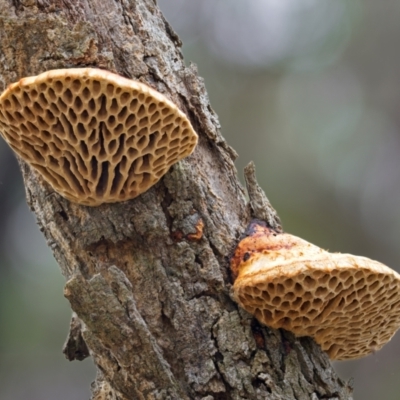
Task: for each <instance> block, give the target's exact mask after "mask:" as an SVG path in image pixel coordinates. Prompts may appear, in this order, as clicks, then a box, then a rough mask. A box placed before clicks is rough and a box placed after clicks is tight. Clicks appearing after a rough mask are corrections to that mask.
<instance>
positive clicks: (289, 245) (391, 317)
mask: <svg viewBox="0 0 400 400" xmlns="http://www.w3.org/2000/svg"><path fill="white" fill-rule="evenodd" d="M231 269H232V274H233V276H234V278H235V282H234V294H235V297H236V299H237V301H238V303H239V304H240V306H241V307H243V308H244V309H245V310H247V311H248V312H250V313H251V314H253V315H254V316H255V317H256V318H257V319H258V320H259V321H260V322H262V323H264V324H265V325H268V326H270V327H272V328H275V329H278V328H284V329H286V330H288V331H291V332H293V333H294V334H295V335H297V336H311V337H313V338H314V339H315V341H316V342H317V343H319V344H320V345H321V347H322V349H323V350H325V351H326V352H327V353H328V355H329V356H330V358H331V359H336V360H345V359H351V358H359V357H363V356H365V355H368V354H369V353H371V352H374V351H376V350H379V349H380V348H381V347H382V346H383V345H384V344H385V343H386V342H388V341H389V340H390V339H391V337H392V336H393V335H394V334H395V332H396V331H397V329H398V328H399V327H400V275H399V274H397V273H396V272H395V271H393V270H392V269H390V268H388V267H386V266H385V265H383V264H381V263H379V262H377V261H373V260H370V259H368V258H365V257H357V256H353V255H350V254H340V253H333V254H332V253H329V252H327V251H325V250H322V249H320V248H319V247H317V246H314V245H312V244H311V243H308V242H306V241H305V240H303V239H300V238H298V237H296V236H292V235H289V234H286V233H282V234H278V233H275V232H274V231H272V230H271V229H269V228H266V227H265V226H262V225H260V224H258V223H253V224H252V226H251V228H250V230H249V236H248V237H246V238H245V239H243V240H242V241H241V242H240V243H239V245H238V247H237V249H236V251H235V255H234V257H233V258H232V261H231Z"/></svg>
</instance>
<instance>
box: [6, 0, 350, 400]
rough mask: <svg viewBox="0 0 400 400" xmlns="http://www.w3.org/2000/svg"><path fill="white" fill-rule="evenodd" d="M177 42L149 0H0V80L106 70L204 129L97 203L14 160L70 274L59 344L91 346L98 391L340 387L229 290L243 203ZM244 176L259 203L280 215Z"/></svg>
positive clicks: (314, 356) (320, 361)
mask: <svg viewBox="0 0 400 400" xmlns="http://www.w3.org/2000/svg"><path fill="white" fill-rule="evenodd" d="M180 46H181V42H180V40H179V38H178V36H177V35H176V34H175V33H174V31H173V30H172V28H171V27H170V25H169V24H168V23H167V21H166V20H165V19H164V17H163V16H162V14H161V12H160V10H159V9H158V8H157V4H156V2H155V1H154V0H71V1H66V0H0V90H2V89H3V87H1V86H2V85H3V86H4V87H5V86H6V85H8V84H9V83H11V82H14V81H17V80H18V79H20V78H21V77H24V76H29V75H36V74H38V73H40V72H43V71H45V70H49V69H54V68H73V67H82V66H91V67H99V68H105V69H108V70H111V71H114V72H116V73H119V74H121V75H123V76H125V77H128V78H135V79H138V80H140V81H142V82H145V83H147V84H149V85H150V86H152V87H153V88H155V89H157V90H158V91H160V92H161V93H163V94H165V95H166V96H167V97H169V98H170V99H171V100H172V101H174V102H175V103H176V104H178V105H179V107H180V108H181V109H182V110H183V111H184V112H185V113H186V114H187V115H188V116H189V118H190V119H191V122H192V124H193V126H194V128H195V129H196V131H197V132H198V134H199V136H200V140H199V145H198V147H197V149H196V151H195V152H194V154H193V155H192V156H190V157H189V158H188V159H186V160H184V161H182V162H180V163H178V164H176V165H174V166H173V167H172V168H171V170H170V172H169V173H168V174H167V175H166V176H165V177H164V178H163V179H162V180H161V181H160V182H159V183H158V184H157V185H156V186H155V187H153V188H152V189H150V190H149V191H148V192H147V193H145V194H143V195H141V196H139V197H138V198H136V199H134V200H132V201H128V202H124V203H120V204H111V205H102V206H100V207H95V208H90V207H83V206H79V205H76V204H73V203H70V202H69V201H67V200H65V199H63V198H62V197H60V196H59V195H58V194H56V193H54V192H53V191H52V190H51V188H50V187H49V186H48V185H47V184H46V183H45V182H43V180H42V179H41V178H40V177H39V176H38V174H37V173H36V172H35V171H33V170H32V169H31V168H30V167H29V166H28V165H26V164H25V163H24V162H22V161H21V160H19V161H20V165H21V169H22V172H23V176H24V181H25V185H26V193H27V201H28V205H29V206H30V208H31V209H32V211H33V212H34V213H35V214H36V217H37V222H38V224H39V226H40V229H41V231H42V232H43V233H44V235H45V236H46V238H47V241H48V244H49V246H50V247H51V249H52V250H53V252H54V255H55V258H56V259H57V261H58V263H59V265H60V267H61V270H62V273H63V274H64V276H65V278H66V281H67V283H66V286H65V296H66V297H67V298H68V300H69V301H70V303H71V308H72V310H73V311H74V316H73V319H72V323H71V331H70V335H69V339H68V342H67V344H66V348H65V353H66V355H67V357H68V358H69V359H74V358H76V359H82V358H84V357H86V356H87V355H88V349H89V351H90V355H91V356H92V358H93V360H94V362H95V364H96V366H97V371H98V375H97V378H96V381H95V383H94V384H93V386H92V388H93V389H92V391H93V395H92V399H98V400H100V399H108V400H110V399H120V400H122V399H203V400H212V399H287V400H289V399H313V400H314V399H322V398H323V399H349V398H351V388H350V387H349V385H348V384H346V383H344V382H343V381H341V380H340V379H339V378H338V377H337V376H336V374H335V372H334V371H333V369H332V366H331V364H330V362H329V360H328V358H327V356H326V355H325V354H324V353H322V352H321V351H320V349H319V347H318V346H317V345H316V344H315V343H314V342H313V341H312V340H311V339H308V338H302V339H296V338H294V337H293V336H292V335H291V334H289V333H287V332H285V331H275V330H271V329H268V328H267V327H264V326H260V325H259V324H258V323H257V321H255V320H254V319H253V318H252V317H251V316H250V315H249V314H247V313H246V312H244V311H243V310H241V309H238V307H237V305H236V304H235V303H234V302H233V301H232V299H231V296H230V286H231V279H230V275H229V258H230V256H231V254H232V251H233V249H234V247H235V245H236V243H237V242H238V240H239V237H240V235H241V234H242V233H243V232H244V230H245V228H246V226H247V224H248V223H249V221H250V219H251V218H252V215H251V207H249V206H247V205H246V200H245V197H244V192H243V190H242V188H241V186H240V184H239V182H238V179H237V176H236V170H235V167H234V164H233V160H234V158H235V152H234V151H233V150H232V149H231V148H230V147H229V146H228V145H227V144H226V142H225V140H224V139H223V137H222V136H221V135H220V132H219V123H218V119H217V116H216V115H215V113H214V112H213V110H212V109H211V107H210V104H209V101H208V97H207V93H206V90H205V88H204V84H203V81H202V79H201V78H200V77H199V76H198V75H197V71H196V67H195V66H193V65H191V66H189V67H186V66H185V64H184V60H183V57H182V54H181V51H180ZM248 179H249V180H250V182H249V184H250V191H251V192H252V200H253V203H252V206H253V209H254V210H258V211H256V214H258V216H260V212H261V214H264V216H263V215H262V217H263V218H264V219H267V220H268V219H269V221H268V222H269V223H270V224H272V225H274V224H275V225H276V223H277V219H276V218H273V214H271V212H272V211H271V208H270V206H269V205H268V203H267V200H266V198H264V197H263V195H262V192H260V190H259V189H258V188H257V186H256V182H255V181H254V180H252V176H251V174H248ZM260 205H261V207H260ZM265 207H266V208H267V209H268V210H270V211H271V212H270V213H265V212H264V211H262V210H263V209H264V208H265ZM260 209H261V211H260ZM60 295H61V294H60ZM86 346H87V347H86Z"/></svg>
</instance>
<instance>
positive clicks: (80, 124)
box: [0, 68, 197, 206]
mask: <svg viewBox="0 0 400 400" xmlns="http://www.w3.org/2000/svg"><path fill="white" fill-rule="evenodd" d="M0 132H1V134H2V135H3V137H4V139H5V140H6V141H7V142H8V144H9V145H10V146H11V147H12V148H13V150H14V151H15V152H16V153H17V154H18V155H19V156H20V157H21V158H22V159H24V160H25V161H26V162H28V163H29V164H30V165H31V166H33V167H34V168H35V169H36V170H38V171H39V172H40V173H41V174H42V176H43V178H44V179H45V180H46V181H47V182H48V183H49V184H50V185H51V186H52V187H53V188H54V190H56V191H57V192H58V193H60V194H61V195H62V196H64V197H65V198H67V199H69V200H70V201H73V202H76V203H81V204H85V205H89V206H97V205H100V204H101V203H111V202H117V201H124V200H128V199H132V198H134V197H136V196H138V195H139V194H141V193H143V192H145V191H146V190H147V189H149V188H150V187H151V186H152V185H154V184H155V183H156V182H157V181H158V180H159V179H160V178H161V177H162V176H163V175H164V174H165V173H166V172H167V171H168V169H169V168H170V166H171V165H172V164H174V163H176V162H177V161H179V160H181V159H182V158H184V157H186V156H188V155H189V154H191V153H192V151H193V149H194V147H195V146H196V143H197V135H196V133H195V132H194V130H193V128H192V126H191V124H190V122H189V120H188V119H187V117H186V116H185V114H184V113H183V112H181V111H180V110H179V109H178V108H177V106H176V105H175V104H173V103H172V102H171V101H169V100H168V99H167V98H166V97H165V96H163V95H162V94H160V93H158V92H157V91H155V90H153V89H151V88H150V87H148V86H146V85H144V84H142V83H139V82H137V81H133V80H129V79H126V78H123V77H121V76H119V75H116V74H113V73H111V72H108V71H103V70H99V69H94V68H83V69H60V70H53V71H48V72H45V73H43V74H40V75H38V76H34V77H29V78H24V79H21V80H20V81H19V82H17V83H14V84H12V85H10V86H9V87H8V89H7V90H5V91H4V92H3V94H2V95H1V96H0Z"/></svg>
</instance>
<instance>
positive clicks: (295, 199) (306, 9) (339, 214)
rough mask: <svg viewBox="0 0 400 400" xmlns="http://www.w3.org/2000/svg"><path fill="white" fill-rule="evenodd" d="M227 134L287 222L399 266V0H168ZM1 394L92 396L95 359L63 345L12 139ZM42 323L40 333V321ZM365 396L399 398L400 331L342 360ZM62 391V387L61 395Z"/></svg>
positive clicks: (2, 250)
mask: <svg viewBox="0 0 400 400" xmlns="http://www.w3.org/2000/svg"><path fill="white" fill-rule="evenodd" d="M159 5H160V7H161V9H162V10H163V12H164V13H165V16H166V18H167V20H168V21H169V22H170V23H171V25H172V26H173V28H174V29H175V30H176V31H177V33H178V34H179V36H180V37H181V39H182V40H183V42H184V46H183V53H184V55H185V59H186V61H187V62H194V63H196V64H197V65H198V68H199V73H200V75H201V76H203V77H204V79H205V83H206V88H207V90H208V93H209V96H210V99H211V104H212V106H213V108H214V110H215V111H216V112H217V114H218V115H219V118H220V122H221V126H222V134H223V135H224V137H225V138H226V139H227V141H228V143H229V144H230V145H231V146H232V147H233V148H235V149H236V151H237V152H238V153H239V159H238V160H237V161H236V166H237V169H238V173H239V175H240V179H242V176H243V174H242V171H243V167H244V166H245V165H246V164H247V163H248V162H249V161H250V160H254V162H255V164H256V167H257V175H258V181H259V183H260V185H261V186H262V187H263V189H264V190H265V192H266V193H267V196H268V197H269V199H270V201H271V202H272V204H273V206H274V207H275V208H276V209H277V211H278V213H279V215H280V217H281V219H282V222H283V226H284V229H285V230H286V231H287V232H290V233H293V234H296V235H298V236H301V237H302V238H304V239H307V240H309V241H311V242H313V243H315V244H317V245H319V246H321V247H323V248H326V249H329V250H331V251H341V252H349V253H353V254H360V255H365V256H368V257H371V258H373V259H377V260H379V261H382V262H384V263H385V264H387V265H389V266H391V267H392V268H393V269H396V270H397V271H399V272H400V247H399V238H400V213H399V208H400V113H399V107H400V80H399V78H400V51H399V47H398V46H399V41H400V24H399V20H400V3H399V2H398V1H394V0H388V1H386V2H385V4H384V5H382V3H379V2H376V1H373V0H363V1H362V2H361V1H358V0H323V1H321V0H252V1H249V2H245V1H243V0H230V1H225V0H201V1H193V0H159ZM0 220H1V223H0V316H1V323H0V377H1V378H0V381H1V385H0V398H1V399H2V400H20V399H21V400H22V399H24V400H25V399H26V398H29V399H30V400H39V399H40V400H53V399H55V398H57V399H58V400H67V399H85V398H89V385H90V382H91V381H92V380H93V379H94V373H95V372H94V368H93V365H92V362H91V360H85V361H83V362H74V363H69V362H68V361H66V360H65V359H64V356H63V355H62V354H61V347H62V344H63V342H64V340H65V336H66V334H67V331H68V325H69V318H70V311H69V305H68V303H67V301H66V300H65V299H64V297H63V294H62V293H63V285H64V280H63V278H62V277H61V273H60V272H59V268H58V266H57V264H56V263H55V261H54V259H53V258H52V255H51V253H50V250H49V249H48V248H47V247H46V244H45V242H44V239H43V237H42V234H41V233H40V232H39V230H38V228H37V226H36V225H35V221H34V217H33V216H32V215H31V213H30V212H29V210H28V208H27V206H26V204H25V198H24V188H23V183H22V179H21V175H20V172H19V170H18V166H17V163H16V161H15V160H14V158H13V155H12V154H11V152H10V150H9V149H8V148H7V146H6V145H5V143H4V142H3V141H0ZM28 327H29V331H27V329H28ZM335 367H336V370H337V371H338V373H339V375H340V376H341V377H342V378H344V379H350V378H351V377H353V378H354V386H355V399H356V400H359V399H362V400H376V399H378V398H379V399H380V400H398V399H399V398H400V333H399V334H398V335H397V336H395V337H394V339H393V340H392V341H391V342H390V343H389V344H388V345H386V346H385V347H384V348H383V349H382V350H381V351H379V352H378V353H376V354H373V355H371V356H369V357H366V358H364V359H361V360H357V361H350V362H349V361H348V362H338V363H335ZM60 393H63V395H62V397H60Z"/></svg>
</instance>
